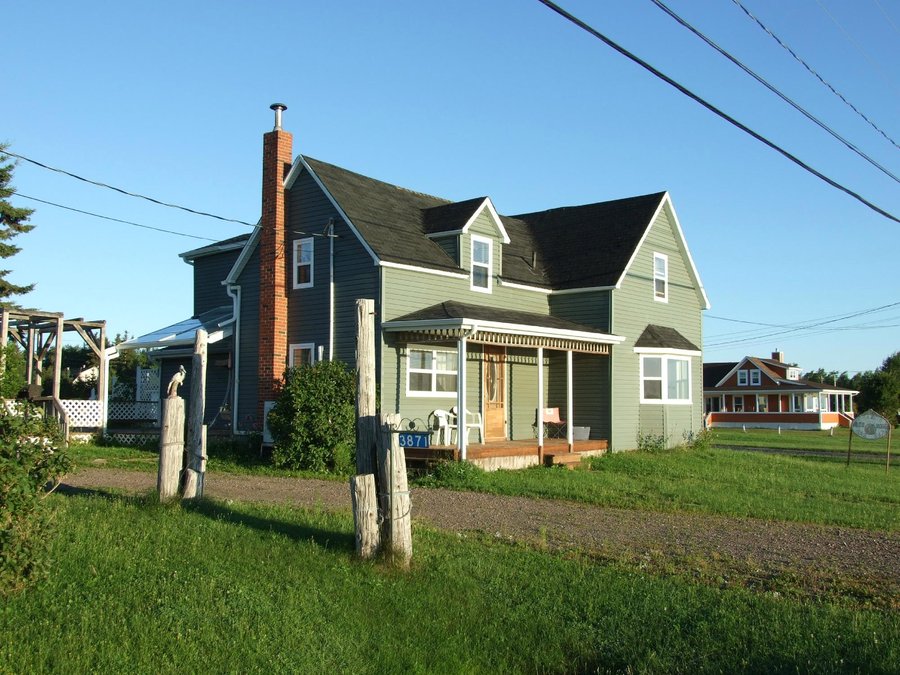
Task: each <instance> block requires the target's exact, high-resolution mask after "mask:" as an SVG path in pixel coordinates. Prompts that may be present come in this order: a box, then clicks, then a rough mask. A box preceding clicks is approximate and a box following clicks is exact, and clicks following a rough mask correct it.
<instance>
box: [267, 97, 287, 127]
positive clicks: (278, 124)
mask: <svg viewBox="0 0 900 675" xmlns="http://www.w3.org/2000/svg"><path fill="white" fill-rule="evenodd" d="M269 108H271V109H272V110H274V111H275V129H274V131H281V113H282V112H283V111H285V110H287V106H286V105H285V104H284V103H273V104H272V105H270V106H269Z"/></svg>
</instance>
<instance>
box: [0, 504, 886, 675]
mask: <svg viewBox="0 0 900 675" xmlns="http://www.w3.org/2000/svg"><path fill="white" fill-rule="evenodd" d="M51 499H52V500H53V501H54V503H55V504H56V506H57V507H58V509H59V511H58V516H57V519H56V523H57V529H58V533H59V536H58V538H57V539H56V542H55V546H54V557H55V559H56V566H55V568H54V571H53V572H52V574H51V577H50V579H48V580H47V581H46V582H45V583H43V584H41V585H39V586H38V587H35V588H33V589H31V590H29V591H28V592H26V593H24V594H21V595H19V596H16V597H13V598H10V599H8V600H7V601H5V602H3V603H2V604H0V671H2V672H11V673H18V672H44V671H55V672H66V673H84V672H148V673H149V672H152V673H157V672H160V673H167V672H260V671H266V672H359V673H369V672H372V673H386V672H452V673H456V672H465V673H478V672H485V673H487V672H490V673H493V672H526V671H527V672H566V673H569V672H624V671H628V672H648V673H671V672H689V673H698V672H766V673H778V672H797V671H802V672H809V673H817V672H823V673H824V672H829V673H830V672H844V671H846V672H867V673H887V672H896V667H897V663H900V616H898V615H897V613H896V612H890V611H877V610H872V609H859V608H856V609H854V608H851V607H848V606H844V605H840V604H832V603H829V602H827V601H819V602H801V601H798V600H795V599H792V598H790V597H788V596H784V595H779V594H773V593H764V594H763V593H754V592H750V591H746V590H740V589H737V590H735V589H719V588H711V587H709V586H705V585H701V584H696V583H692V582H691V581H690V580H689V578H688V577H685V578H679V577H677V576H676V577H668V578H661V577H656V576H653V575H650V574H647V573H646V572H644V571H641V570H640V569H638V568H637V567H633V568H629V567H626V566H623V565H621V564H597V563H594V562H591V561H590V560H588V559H586V558H584V557H582V556H579V555H577V554H573V553H569V554H567V555H565V556H562V555H557V554H552V553H548V552H544V551H540V550H534V549H529V548H524V547H522V546H516V545H512V544H509V543H503V542H501V541H497V540H492V539H488V538H460V537H458V536H451V535H443V534H439V533H435V532H433V531H429V530H419V529H417V530H416V532H415V540H414V542H415V543H414V545H415V553H414V566H413V569H412V570H411V571H410V572H409V573H398V572H393V571H390V570H386V569H385V568H383V567H382V566H381V565H379V564H364V563H359V562H356V561H354V559H353V555H352V550H353V536H352V523H351V521H350V519H349V517H342V516H336V515H328V514H323V513H318V512H309V511H299V510H292V509H288V508H285V507H265V508H263V507H255V506H247V505H242V504H232V503H228V504H217V503H209V502H207V503H202V504H199V505H196V506H194V507H189V508H181V507H177V506H175V507H162V506H160V505H158V504H154V503H152V500H147V499H141V498H123V497H115V496H112V497H86V496H70V497H64V496H57V495H54V496H52V497H51Z"/></svg>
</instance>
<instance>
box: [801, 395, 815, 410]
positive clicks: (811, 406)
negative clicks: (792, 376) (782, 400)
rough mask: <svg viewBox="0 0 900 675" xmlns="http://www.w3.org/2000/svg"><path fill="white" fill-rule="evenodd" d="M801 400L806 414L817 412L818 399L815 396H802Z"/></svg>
mask: <svg viewBox="0 0 900 675" xmlns="http://www.w3.org/2000/svg"><path fill="white" fill-rule="evenodd" d="M803 399H804V404H805V405H804V409H805V410H806V412H818V411H819V397H818V396H817V395H816V394H804V395H803Z"/></svg>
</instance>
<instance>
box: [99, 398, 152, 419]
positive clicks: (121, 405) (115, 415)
mask: <svg viewBox="0 0 900 675" xmlns="http://www.w3.org/2000/svg"><path fill="white" fill-rule="evenodd" d="M109 419H111V420H148V421H152V422H159V401H110V402H109Z"/></svg>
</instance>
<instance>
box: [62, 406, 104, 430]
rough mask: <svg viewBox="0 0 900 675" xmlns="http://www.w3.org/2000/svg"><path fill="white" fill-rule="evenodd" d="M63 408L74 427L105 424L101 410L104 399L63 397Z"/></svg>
mask: <svg viewBox="0 0 900 675" xmlns="http://www.w3.org/2000/svg"><path fill="white" fill-rule="evenodd" d="M60 403H62V407H63V410H65V411H66V416H67V417H68V419H69V424H70V425H71V426H73V427H101V426H103V418H102V416H101V414H100V413H101V411H102V407H103V401H79V400H74V399H63V400H62V401H60Z"/></svg>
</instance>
